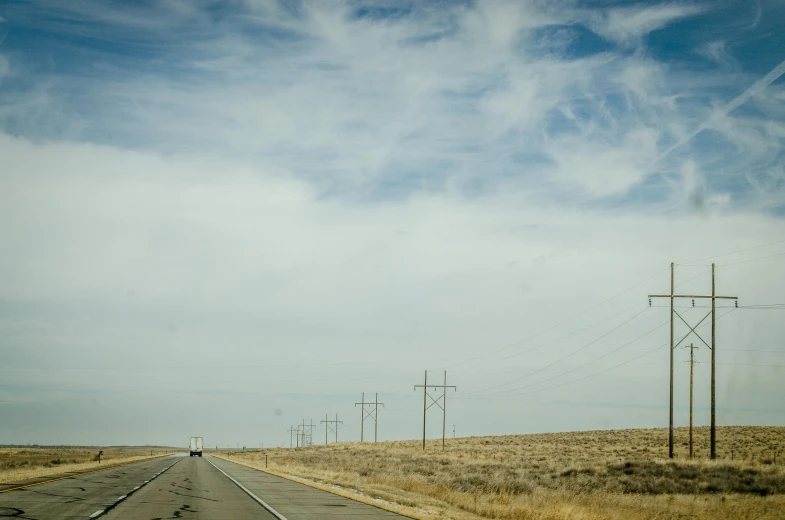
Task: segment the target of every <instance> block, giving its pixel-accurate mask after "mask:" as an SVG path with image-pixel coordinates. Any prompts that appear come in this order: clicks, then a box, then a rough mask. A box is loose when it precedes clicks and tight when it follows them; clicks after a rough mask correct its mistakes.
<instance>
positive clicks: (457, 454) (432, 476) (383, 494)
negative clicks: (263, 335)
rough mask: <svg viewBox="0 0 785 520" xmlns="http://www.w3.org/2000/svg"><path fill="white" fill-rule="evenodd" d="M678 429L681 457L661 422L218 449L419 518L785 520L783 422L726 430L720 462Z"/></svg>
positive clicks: (702, 433)
mask: <svg viewBox="0 0 785 520" xmlns="http://www.w3.org/2000/svg"><path fill="white" fill-rule="evenodd" d="M676 435H677V437H676V439H677V446H678V450H677V458H676V460H674V461H670V460H668V459H667V458H666V457H667V430H662V429H656V430H655V429H649V430H617V431H592V432H571V433H553V434H536V435H513V436H504V437H472V438H462V439H450V440H448V445H447V450H446V451H444V452H442V451H441V442H440V441H439V442H438V443H437V442H429V444H428V449H427V451H425V452H423V451H422V449H421V445H420V443H419V442H418V441H400V442H384V443H378V444H375V445H374V444H371V443H366V444H356V443H355V444H331V445H328V446H313V447H309V448H301V449H293V450H290V449H283V448H281V449H272V450H263V451H261V450H256V451H250V452H246V453H241V452H221V453H220V454H219V455H221V456H223V457H226V458H227V459H229V460H233V461H236V462H240V463H243V464H246V465H249V466H252V467H257V468H264V457H265V455H268V456H269V461H270V466H269V471H270V472H272V473H275V474H278V475H281V476H286V477H289V478H295V479H300V480H303V481H307V483H309V484H311V485H315V486H317V487H321V488H323V489H329V490H332V491H334V492H338V493H339V494H342V495H344V496H350V497H352V498H357V499H360V500H361V501H364V502H367V503H372V504H375V505H381V506H382V507H385V508H387V509H390V510H394V511H396V512H400V513H403V514H406V515H408V516H411V517H413V518H418V519H433V518H452V519H455V520H475V519H479V518H498V519H510V520H518V519H543V520H545V519H548V520H551V519H583V520H594V519H614V520H615V519H619V520H621V519H633V520H636V519H655V518H657V519H664V518H668V519H670V518H673V519H681V518H684V519H687V518H690V519H698V520H701V519H705V520H720V519H731V518H732V519H766V518H771V519H774V518H785V466H783V464H782V460H781V458H782V457H785V428H783V427H723V428H719V429H718V445H719V447H720V449H719V451H718V455H719V457H720V458H719V459H718V460H716V461H709V460H708V429H707V428H699V429H697V430H696V454H697V458H696V459H695V460H692V461H690V460H687V458H686V454H687V449H686V446H685V441H686V439H687V431H686V429H678V430H677V432H676ZM731 450H732V451H733V460H732V461H731V460H730V458H731ZM777 450H782V451H780V452H779V454H778V455H777V462H776V463H774V453H775V451H777Z"/></svg>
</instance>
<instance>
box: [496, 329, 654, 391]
mask: <svg viewBox="0 0 785 520" xmlns="http://www.w3.org/2000/svg"><path fill="white" fill-rule="evenodd" d="M667 324H668V322H667V321H664V322H662V323H661V324H659V325H657V326H656V327H654V328H653V329H651V330H650V331H648V332H644V333H643V334H641V335H640V336H638V337H637V338H635V339H634V340H632V341H629V342H627V343H625V344H623V345H621V346H619V347H617V348H615V349H613V350H611V351H609V352H606V353H605V354H603V355H601V356H599V357H596V358H593V359H591V360H589V361H587V362H586V363H584V364H582V365H579V366H577V367H574V368H571V369H569V370H567V371H566V372H562V373H561V374H558V375H555V376H553V377H549V378H548V379H542V380H540V381H537V382H536V383H531V384H528V385H524V386H519V387H517V388H511V389H509V390H505V391H502V392H495V393H493V394H490V395H499V394H506V393H507V392H516V391H518V390H523V389H524V388H531V387H533V386H537V385H539V384H542V383H547V382H548V381H553V380H554V379H558V378H560V377H564V376H565V375H567V374H571V373H573V372H577V371H578V370H580V369H582V368H584V367H587V366H589V365H591V364H593V363H596V362H597V361H599V360H601V359H605V358H606V357H608V356H610V355H611V354H615V353H616V352H618V351H620V350H621V349H623V348H625V347H627V346H629V345H632V344H633V343H635V342H636V341H639V340H641V339H643V338H645V337H646V336H648V335H649V334H652V333H653V332H654V331H656V330H658V329H661V328H662V327H664V326H665V325H667ZM511 395H521V394H511Z"/></svg>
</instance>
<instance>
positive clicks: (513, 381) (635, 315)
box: [464, 307, 648, 395]
mask: <svg viewBox="0 0 785 520" xmlns="http://www.w3.org/2000/svg"><path fill="white" fill-rule="evenodd" d="M647 310H648V307H645V308H644V309H643V310H641V311H640V312H637V313H635V314H634V315H633V316H632V317H630V318H629V319H627V320H625V321H624V322H622V323H620V324H619V325H617V326H616V327H614V328H612V329H611V330H609V331H608V332H606V333H605V334H603V335H602V336H600V337H598V338H596V339H594V340H592V341H590V342H589V343H587V344H585V345H583V346H582V347H580V348H578V349H577V350H574V351H572V352H570V353H569V354H567V355H566V356H564V357H562V358H560V359H557V360H556V361H554V362H552V363H550V364H548V365H546V366H544V367H541V368H538V369H537V370H535V371H533V372H530V373H528V374H525V375H522V376H520V377H516V378H515V379H511V380H509V381H507V382H505V383H501V384H498V385H494V386H491V387H488V388H483V389H480V390H475V391H474V392H470V393H472V394H477V393H483V392H487V391H488V390H495V389H497V388H501V387H503V386H507V385H511V384H513V383H517V382H518V381H521V380H523V379H526V378H527V377H531V376H533V375H534V374H537V373H539V372H542V371H543V370H547V369H548V368H550V367H552V366H554V365H556V364H558V363H561V362H562V361H564V360H565V359H568V358H570V357H572V356H574V355H575V354H577V353H578V352H581V351H583V350H585V349H587V348H588V347H590V346H592V345H594V344H595V343H597V342H598V341H600V340H601V339H604V338H606V337H608V336H609V335H611V334H612V333H614V332H616V331H617V330H619V329H620V328H622V327H623V326H624V325H626V324H627V323H629V322H631V321H632V320H634V319H635V318H637V317H638V316H640V315H641V314H643V313H644V312H646V311H647ZM464 395H466V394H464Z"/></svg>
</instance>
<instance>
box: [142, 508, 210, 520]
mask: <svg viewBox="0 0 785 520" xmlns="http://www.w3.org/2000/svg"><path fill="white" fill-rule="evenodd" d="M198 512H199V510H198V509H191V506H189V505H188V504H183V505H182V507H180V509H177V510H176V511H175V512H174V513H172V516H170V517H167V518H163V517H161V516H158V517H155V518H151V519H150V520H177V519H178V518H182V517H183V513H198Z"/></svg>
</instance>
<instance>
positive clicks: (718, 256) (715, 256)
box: [677, 239, 785, 265]
mask: <svg viewBox="0 0 785 520" xmlns="http://www.w3.org/2000/svg"><path fill="white" fill-rule="evenodd" d="M782 243H785V239H783V240H777V241H775V242H768V243H766V244H760V245H757V246H753V247H748V248H746V249H739V250H737V251H731V252H730V253H723V254H721V255H712V256H707V257H706V258H698V259H697V260H690V261H689V262H684V263H682V264H677V265H689V264H694V263H695V262H702V261H704V260H710V259H712V258H722V257H723V256H729V255H735V254H736V253H744V252H745V251H752V250H753V249H760V248H762V247H768V246H773V245H777V244H782ZM726 265H727V264H726Z"/></svg>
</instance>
